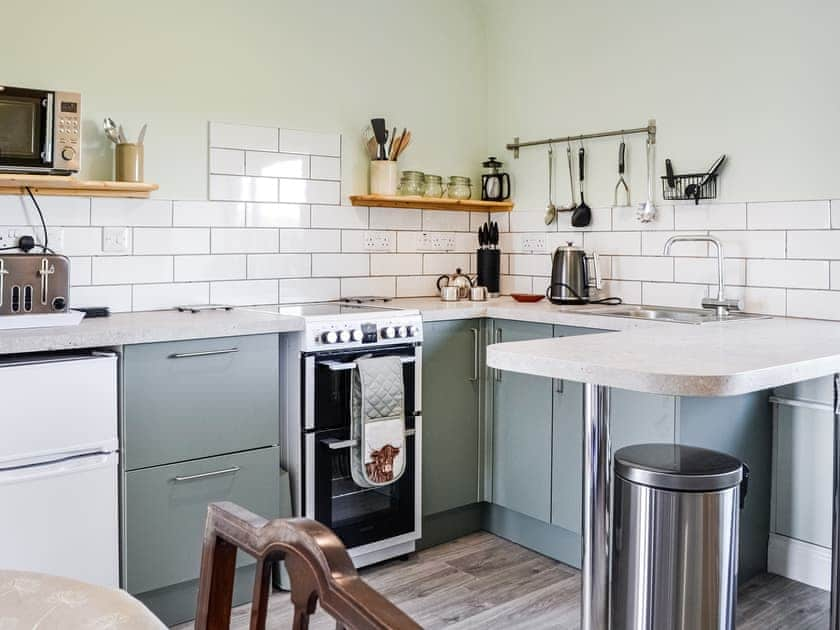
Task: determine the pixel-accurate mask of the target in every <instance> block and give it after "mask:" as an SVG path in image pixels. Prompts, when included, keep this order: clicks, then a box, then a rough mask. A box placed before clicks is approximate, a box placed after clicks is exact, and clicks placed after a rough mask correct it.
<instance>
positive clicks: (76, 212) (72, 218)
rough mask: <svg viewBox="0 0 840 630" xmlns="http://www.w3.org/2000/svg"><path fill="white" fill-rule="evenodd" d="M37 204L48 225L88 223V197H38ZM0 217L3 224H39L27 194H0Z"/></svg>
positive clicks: (36, 212) (35, 211) (36, 213)
mask: <svg viewBox="0 0 840 630" xmlns="http://www.w3.org/2000/svg"><path fill="white" fill-rule="evenodd" d="M36 198H37V197H36ZM38 205H40V206H41V211H42V212H43V213H44V219H45V221H46V223H47V225H48V226H50V225H90V198H89V197H61V196H56V197H52V196H50V197H40V198H39V199H38ZM0 217H2V224H3V225H39V224H40V219H39V218H38V211H37V210H36V209H35V206H33V205H32V200H31V199H29V197H28V196H18V195H0Z"/></svg>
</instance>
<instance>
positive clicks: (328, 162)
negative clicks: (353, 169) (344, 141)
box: [309, 155, 341, 180]
mask: <svg viewBox="0 0 840 630" xmlns="http://www.w3.org/2000/svg"><path fill="white" fill-rule="evenodd" d="M309 176H310V177H311V178H312V179H333V180H340V179H341V159H340V158H337V157H324V156H322V155H313V156H312V157H311V158H310V172H309Z"/></svg>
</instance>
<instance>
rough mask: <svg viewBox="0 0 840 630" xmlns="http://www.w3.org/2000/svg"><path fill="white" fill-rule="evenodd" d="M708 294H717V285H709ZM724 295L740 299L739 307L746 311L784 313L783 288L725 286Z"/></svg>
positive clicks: (771, 313)
mask: <svg viewBox="0 0 840 630" xmlns="http://www.w3.org/2000/svg"><path fill="white" fill-rule="evenodd" d="M709 295H710V296H716V295H717V285H709ZM726 297H727V298H729V299H737V300H741V309H742V310H744V311H746V312H748V313H763V314H765V315H781V316H784V314H785V302H786V292H785V290H784V289H771V288H766V287H731V286H727V287H726Z"/></svg>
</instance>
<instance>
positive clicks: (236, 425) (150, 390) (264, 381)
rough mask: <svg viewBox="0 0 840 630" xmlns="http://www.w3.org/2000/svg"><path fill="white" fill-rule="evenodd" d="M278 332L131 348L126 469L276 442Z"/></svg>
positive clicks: (126, 370)
mask: <svg viewBox="0 0 840 630" xmlns="http://www.w3.org/2000/svg"><path fill="white" fill-rule="evenodd" d="M279 370H280V358H279V338H278V336H277V335H254V336H247V337H229V338H221V339H196V340H190V341H177V342H166V343H151V344H142V345H136V346H127V347H126V348H125V351H124V355H123V383H124V385H123V391H124V396H123V399H124V420H123V423H124V424H123V427H124V428H123V435H122V449H123V463H124V466H125V468H126V469H127V470H134V469H139V468H146V467H149V466H158V465H161V464H169V463H172V462H178V461H185V460H188V459H198V458H200V457H209V456H214V455H221V454H224V453H232V452H234V451H244V450H247V449H252V448H259V447H264V446H272V445H275V444H277V443H278V441H279V431H280V422H279V416H280V401H279V396H280V393H279V392H280V386H279V383H280V376H279Z"/></svg>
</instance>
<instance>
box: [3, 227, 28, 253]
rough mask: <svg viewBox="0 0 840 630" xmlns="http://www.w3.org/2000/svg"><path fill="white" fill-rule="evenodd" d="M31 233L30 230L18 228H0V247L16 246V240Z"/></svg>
mask: <svg viewBox="0 0 840 630" xmlns="http://www.w3.org/2000/svg"><path fill="white" fill-rule="evenodd" d="M27 233H29V234H31V233H32V231H31V230H23V229H20V228H0V247H4V248H5V247H17V244H18V240H20V237H21V236H24V235H25V234H27Z"/></svg>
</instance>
